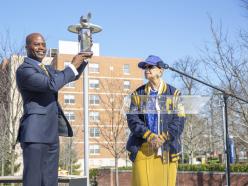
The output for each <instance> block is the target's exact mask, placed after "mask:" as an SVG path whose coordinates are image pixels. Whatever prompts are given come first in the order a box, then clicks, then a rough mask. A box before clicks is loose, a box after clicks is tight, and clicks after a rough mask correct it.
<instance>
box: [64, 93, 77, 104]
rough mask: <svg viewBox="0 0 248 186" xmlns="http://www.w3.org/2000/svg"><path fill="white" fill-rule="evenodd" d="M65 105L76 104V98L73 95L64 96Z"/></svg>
mask: <svg viewBox="0 0 248 186" xmlns="http://www.w3.org/2000/svg"><path fill="white" fill-rule="evenodd" d="M64 102H65V104H75V96H74V95H71V94H65V95H64Z"/></svg>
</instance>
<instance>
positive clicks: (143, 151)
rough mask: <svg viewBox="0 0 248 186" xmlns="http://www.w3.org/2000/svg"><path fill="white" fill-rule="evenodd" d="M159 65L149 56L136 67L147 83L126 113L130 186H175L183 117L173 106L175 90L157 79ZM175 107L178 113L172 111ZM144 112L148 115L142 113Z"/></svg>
mask: <svg viewBox="0 0 248 186" xmlns="http://www.w3.org/2000/svg"><path fill="white" fill-rule="evenodd" d="M160 62H162V60H161V59H160V58H159V57H157V56H154V55H150V56H149V57H148V58H147V59H146V60H145V61H142V62H140V63H139V64H138V66H139V68H141V69H143V70H144V74H145V78H146V79H147V80H148V83H146V84H144V85H142V86H141V87H139V88H138V89H136V90H135V91H134V92H133V94H132V98H131V106H130V112H129V114H127V122H128V127H129V129H130V131H131V133H130V136H129V139H128V142H127V150H128V152H129V158H130V160H131V161H132V162H133V168H132V186H175V185H176V174H177V164H178V160H179V154H180V151H181V144H180V135H181V134H182V131H183V128H184V122H185V114H184V111H183V107H182V106H181V107H180V108H178V105H177V100H178V96H179V95H180V92H179V90H177V89H176V88H174V87H173V86H171V85H169V84H167V83H165V82H164V81H163V80H162V78H161V77H162V75H163V69H162V68H161V67H160V66H159V65H160V64H161V63H160ZM145 98H146V99H145ZM176 107H177V110H178V111H177V112H173V111H174V110H175V108H176ZM144 109H145V110H149V111H151V112H142V110H144ZM137 111H138V112H137Z"/></svg>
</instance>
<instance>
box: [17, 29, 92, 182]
mask: <svg viewBox="0 0 248 186" xmlns="http://www.w3.org/2000/svg"><path fill="white" fill-rule="evenodd" d="M26 50H27V57H25V59H24V62H23V63H22V64H21V65H20V66H19V68H18V69H17V71H16V81H17V86H18V89H19V92H20V93H21V95H22V99H23V110H24V113H23V116H22V117H21V119H20V127H19V132H18V141H19V142H20V143H21V147H22V150H23V163H24V170H23V185H24V186H56V185H58V160H59V136H60V135H62V136H69V137H71V136H72V135H73V132H72V129H71V126H70V125H69V122H68V121H67V119H66V117H65V115H64V113H63V111H62V109H61V107H60V105H59V103H58V91H59V89H60V88H62V87H63V86H64V85H65V84H67V83H69V82H71V81H74V80H76V79H78V78H79V76H80V75H81V73H82V71H83V70H84V68H85V66H86V65H87V62H86V61H85V59H87V58H90V57H91V56H92V54H89V53H80V54H78V55H76V56H74V58H73V59H72V62H71V64H69V65H68V67H66V68H65V69H64V70H62V71H58V70H55V69H54V67H53V66H51V65H43V64H42V60H43V59H44V57H45V54H46V43H45V40H44V38H43V36H42V35H41V34H39V33H32V34H30V35H28V36H27V37H26Z"/></svg>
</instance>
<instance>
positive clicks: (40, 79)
mask: <svg viewBox="0 0 248 186" xmlns="http://www.w3.org/2000/svg"><path fill="white" fill-rule="evenodd" d="M74 79H75V75H74V73H73V71H72V69H71V68H69V67H67V68H65V69H64V70H62V71H56V72H55V75H54V76H53V77H51V78H49V77H47V76H46V75H44V74H42V73H40V72H39V71H37V70H36V69H34V68H33V67H31V66H30V67H29V66H28V67H23V68H20V69H18V70H17V72H16V80H17V83H18V87H19V88H20V89H24V90H29V91H34V92H53V93H56V92H58V90H59V89H61V88H62V87H63V86H64V85H65V84H67V83H69V82H71V81H73V80H74Z"/></svg>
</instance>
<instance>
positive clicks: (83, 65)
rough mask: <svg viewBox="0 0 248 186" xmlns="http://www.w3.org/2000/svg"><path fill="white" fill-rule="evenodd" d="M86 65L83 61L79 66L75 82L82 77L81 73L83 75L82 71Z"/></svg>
mask: <svg viewBox="0 0 248 186" xmlns="http://www.w3.org/2000/svg"><path fill="white" fill-rule="evenodd" d="M87 65H88V62H86V61H85V62H84V63H82V64H81V65H80V67H79V68H77V71H78V75H77V76H76V78H75V81H76V80H78V79H79V78H80V76H81V75H82V73H83V71H84V69H85V67H86V66H87Z"/></svg>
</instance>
